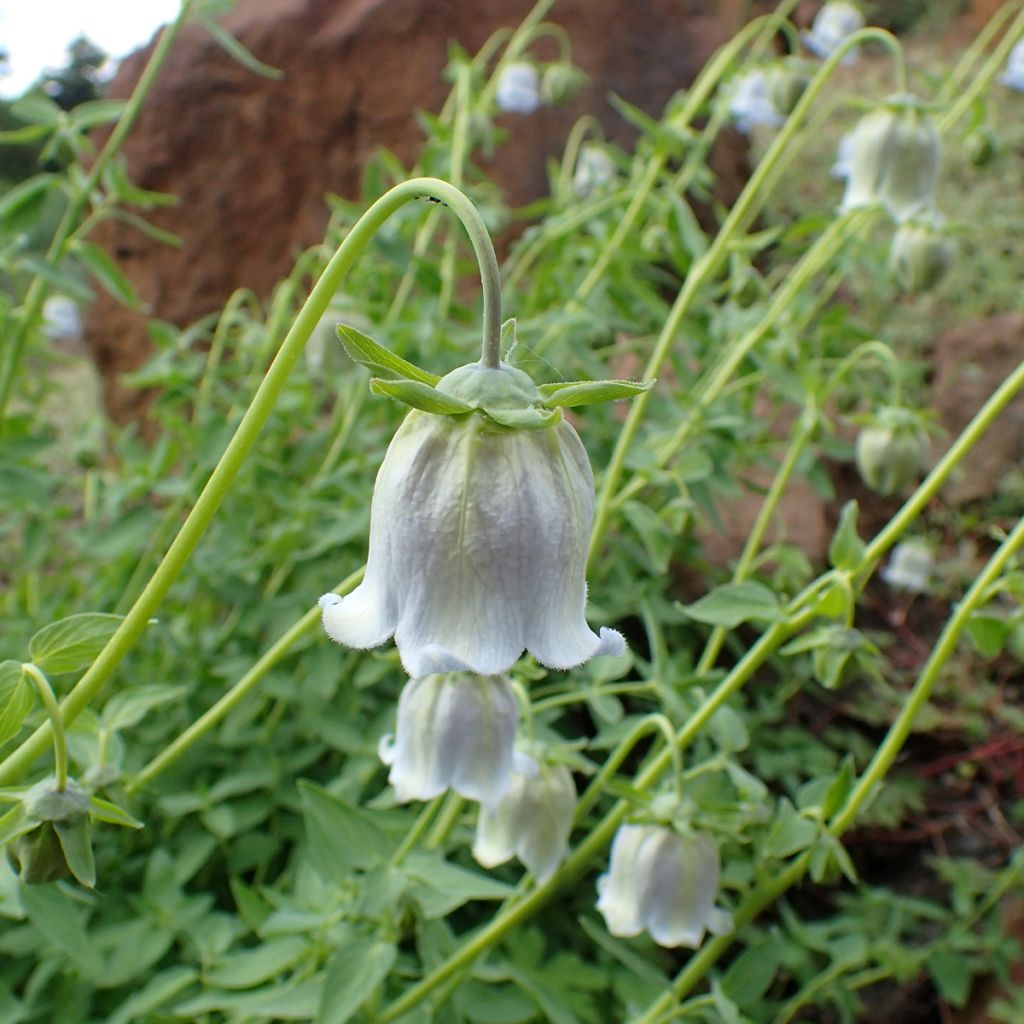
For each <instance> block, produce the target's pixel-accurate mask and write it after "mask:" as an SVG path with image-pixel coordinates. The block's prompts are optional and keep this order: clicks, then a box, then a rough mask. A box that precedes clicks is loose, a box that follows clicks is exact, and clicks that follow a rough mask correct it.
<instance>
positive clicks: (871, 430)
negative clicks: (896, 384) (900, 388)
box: [854, 409, 929, 495]
mask: <svg viewBox="0 0 1024 1024" xmlns="http://www.w3.org/2000/svg"><path fill="white" fill-rule="evenodd" d="M928 449H929V444H928V435H927V434H926V433H925V432H924V431H923V430H922V429H921V427H920V425H919V424H918V422H917V421H916V420H915V419H914V418H913V417H912V416H911V415H909V414H908V413H906V412H905V411H903V410H901V409H885V410H883V411H882V412H881V413H879V416H878V419H877V422H876V423H874V424H873V425H872V426H869V427H865V428H864V429H863V430H862V431H861V432H860V434H858V435H857V444H856V448H855V450H854V456H855V460H856V463H857V470H858V472H859V473H860V476H861V479H862V480H863V481H864V483H865V484H867V485H868V487H870V488H871V490H873V491H875V492H877V493H878V494H885V495H889V494H897V493H898V492H900V491H902V490H903V489H904V488H905V487H907V486H908V485H910V484H912V483H913V482H914V481H915V480H917V478H918V477H919V476H920V475H921V474H922V473H923V472H924V470H925V468H926V466H927V462H928Z"/></svg>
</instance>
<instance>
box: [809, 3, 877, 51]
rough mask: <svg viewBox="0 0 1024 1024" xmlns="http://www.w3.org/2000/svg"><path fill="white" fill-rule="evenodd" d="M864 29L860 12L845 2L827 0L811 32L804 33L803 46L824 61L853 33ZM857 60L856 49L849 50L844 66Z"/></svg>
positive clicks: (862, 16)
mask: <svg viewBox="0 0 1024 1024" xmlns="http://www.w3.org/2000/svg"><path fill="white" fill-rule="evenodd" d="M863 27H864V15H863V14H861V12H860V10H859V9H858V8H857V7H856V6H855V5H854V4H851V3H846V2H845V0H829V2H828V3H826V4H825V6H824V7H822V8H821V10H820V11H818V13H817V15H816V17H815V19H814V23H813V24H812V25H811V30H810V31H809V32H805V33H804V37H803V38H804V46H806V47H807V49H808V50H810V51H811V53H813V54H814V55H815V57H820V58H821V59H822V60H825V59H826V58H828V57H831V56H832V54H833V53H834V52H835V51H836V49H837V47H839V46H840V45H841V44H842V43H843V42H845V41H846V40H847V39H849V37H850V36H852V35H853V33H854V32H859V31H860V30H861V29H862V28H863ZM856 59H857V48H856V47H854V48H853V49H851V50H849V51H848V52H847V53H846V54H845V55H844V57H843V63H844V64H850V63H852V62H853V61H855V60H856Z"/></svg>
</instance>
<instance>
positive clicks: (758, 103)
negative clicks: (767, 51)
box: [729, 68, 784, 135]
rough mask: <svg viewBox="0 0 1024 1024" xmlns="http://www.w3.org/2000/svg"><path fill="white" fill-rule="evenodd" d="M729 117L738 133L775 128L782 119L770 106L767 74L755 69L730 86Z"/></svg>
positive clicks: (769, 85) (769, 88) (747, 133)
mask: <svg viewBox="0 0 1024 1024" xmlns="http://www.w3.org/2000/svg"><path fill="white" fill-rule="evenodd" d="M729 115H730V116H731V117H732V119H733V121H734V122H735V124H736V128H737V130H738V131H741V132H743V134H744V135H750V134H751V133H752V132H753V131H754V129H755V128H756V127H757V126H758V125H766V126H767V127H769V128H777V127H778V126H779V125H780V124H782V122H783V120H784V119H783V118H782V117H781V116H780V115H779V113H778V111H777V110H776V109H775V107H774V106H773V104H772V96H771V82H770V80H769V75H768V72H767V71H765V70H764V69H762V68H755V69H754V70H752V71H748V72H747V73H746V74H744V75H741V76H740V77H739V78H738V79H737V80H736V82H735V84H734V85H733V86H732V98H731V99H730V101H729Z"/></svg>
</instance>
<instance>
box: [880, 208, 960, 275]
mask: <svg viewBox="0 0 1024 1024" xmlns="http://www.w3.org/2000/svg"><path fill="white" fill-rule="evenodd" d="M955 260H956V246H955V245H954V244H953V240H952V239H951V238H950V237H949V234H948V233H947V232H946V231H945V230H944V229H943V226H942V219H941V217H939V216H938V214H934V213H933V214H932V215H931V216H928V217H925V218H920V219H915V220H912V221H906V222H905V223H903V224H901V225H900V226H899V229H898V230H897V232H896V234H895V235H894V236H893V240H892V249H891V250H890V252H889V266H890V267H891V268H892V272H893V274H894V275H895V276H896V280H897V281H899V283H900V284H901V285H902V286H903V288H905V289H906V290H907V291H908V292H921V291H927V290H928V289H929V288H934V287H935V285H936V284H938V283H939V281H941V280H942V278H943V277H945V276H946V274H947V273H948V272H949V270H950V268H951V267H952V266H953V263H954V261H955Z"/></svg>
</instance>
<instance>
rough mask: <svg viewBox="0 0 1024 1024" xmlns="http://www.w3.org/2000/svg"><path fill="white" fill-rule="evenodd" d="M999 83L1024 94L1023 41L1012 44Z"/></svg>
mask: <svg viewBox="0 0 1024 1024" xmlns="http://www.w3.org/2000/svg"><path fill="white" fill-rule="evenodd" d="M999 81H1000V82H1002V83H1003V85H1005V86H1007V87H1008V88H1010V89H1013V90H1015V91H1016V92H1024V39H1021V40H1019V41H1018V42H1017V43H1015V44H1014V47H1013V49H1012V50H1011V51H1010V56H1009V57H1008V58H1007V61H1006V70H1005V71H1004V72H1003V73H1002V74H1001V75H1000V76H999Z"/></svg>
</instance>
